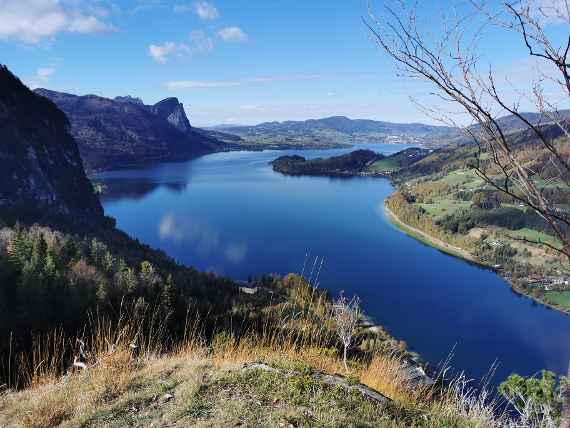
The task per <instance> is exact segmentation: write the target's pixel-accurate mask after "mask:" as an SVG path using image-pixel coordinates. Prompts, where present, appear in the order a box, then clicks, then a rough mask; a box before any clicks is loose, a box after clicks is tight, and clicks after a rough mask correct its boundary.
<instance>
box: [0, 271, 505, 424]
mask: <svg viewBox="0 0 570 428" xmlns="http://www.w3.org/2000/svg"><path fill="white" fill-rule="evenodd" d="M289 279H290V280H291V278H289ZM289 286H292V285H291V284H289ZM291 297H292V298H291V299H290V301H288V302H287V303H285V304H280V305H276V306H275V307H273V308H270V309H268V310H267V311H266V313H265V318H264V319H263V322H262V325H261V326H259V325H257V326H256V328H253V327H251V328H250V329H248V330H246V331H242V332H240V336H239V339H238V337H236V336H235V335H233V333H231V332H230V331H226V330H221V331H218V332H217V333H216V334H214V335H212V336H210V337H209V338H208V337H206V335H205V334H204V328H203V324H202V322H201V320H200V318H199V317H198V316H194V315H190V314H191V311H189V316H188V319H187V323H186V329H185V332H184V335H183V338H182V339H181V340H180V341H179V342H178V343H177V344H176V346H174V347H170V348H166V347H165V340H164V337H163V336H164V335H165V329H164V321H165V320H164V319H163V318H161V317H159V316H157V315H156V314H153V313H152V312H148V311H147V312H145V311H141V310H140V308H131V309H129V311H125V315H124V316H121V317H120V318H119V320H118V321H116V322H111V321H109V320H105V319H97V320H94V321H93V322H92V323H91V326H90V329H89V331H91V332H92V333H91V335H90V336H87V337H80V338H75V339H74V340H69V339H66V338H65V337H63V336H61V335H59V334H55V335H53V336H51V337H49V338H46V339H45V340H44V341H38V342H37V343H38V346H37V347H36V348H35V350H34V352H32V353H30V354H29V355H25V356H22V358H23V359H24V360H25V361H26V364H25V365H23V366H22V367H26V368H28V369H27V370H28V371H27V372H26V373H25V374H24V375H23V379H25V380H26V386H27V388H26V389H23V390H21V391H19V392H8V393H5V394H4V395H2V396H0V426H2V427H12V426H15V427H46V426H70V427H75V426H150V425H151V424H152V425H154V426H188V425H196V426H200V425H203V426H227V425H228V424H229V425H233V424H237V423H239V424H242V425H244V426H259V425H269V426H278V425H279V424H285V426H288V425H290V424H293V425H295V426H346V425H351V424H353V425H354V424H364V425H373V426H430V427H431V426H433V427H436V426H457V427H484V426H499V425H500V423H503V422H504V421H503V420H502V419H501V420H497V419H495V413H494V408H493V407H492V405H489V404H488V403H487V402H486V400H484V399H483V400H482V399H481V397H480V395H477V394H475V393H473V392H472V391H467V390H466V388H464V387H460V386H463V384H461V383H459V382H458V383H456V384H452V385H451V386H450V387H449V388H448V389H447V390H445V391H443V392H442V391H438V393H436V391H435V390H434V389H432V388H415V389H412V388H410V387H409V385H408V384H407V383H406V381H405V378H404V375H403V372H402V370H401V364H400V360H399V357H398V354H397V353H390V352H386V351H385V350H383V348H381V347H378V348H373V349H372V350H370V351H368V353H367V354H365V355H366V357H362V355H361V356H360V357H359V358H358V359H355V358H352V359H351V360H350V362H349V365H348V373H346V375H347V377H348V378H349V379H351V380H354V381H360V382H362V383H364V384H366V385H368V386H370V387H372V388H374V389H376V390H378V391H379V392H381V393H382V394H384V395H385V396H387V397H389V398H390V399H391V400H392V402H391V403H390V405H387V406H380V407H379V405H377V404H374V403H370V402H369V401H367V400H366V399H364V398H363V397H362V396H354V395H351V394H346V393H344V392H343V391H339V390H336V389H334V388H333V389H331V388H330V387H326V386H324V385H321V384H318V383H315V382H314V381H311V380H310V376H306V374H308V373H313V372H316V371H318V372H324V373H329V374H338V373H345V369H344V366H343V361H342V358H341V356H340V355H339V350H338V347H337V346H335V342H334V333H333V332H332V330H331V329H330V320H331V319H332V317H331V307H330V303H327V302H328V301H327V299H325V297H324V295H322V294H320V293H318V292H316V291H315V290H314V289H313V290H311V289H310V288H309V287H307V286H305V285H303V284H297V285H296V286H295V288H294V292H292V293H291ZM70 349H71V350H72V352H70ZM67 354H72V356H73V357H75V358H76V359H77V360H79V362H80V363H81V364H82V365H85V367H86V368H85V369H81V368H78V367H77V366H76V367H72V366H71V361H70V358H66V357H65V355H67ZM77 360H76V362H77ZM250 362H264V363H266V364H269V365H271V366H274V367H279V368H282V369H285V371H286V372H287V373H290V374H291V375H290V376H286V377H283V376H281V377H280V376H276V375H272V376H273V377H271V376H270V377H267V376H261V375H259V376H257V377H251V376H249V377H248V376H245V375H243V373H242V372H241V371H240V370H239V368H240V367H241V366H242V365H243V364H245V363H250ZM62 365H63V366H65V367H64V368H65V370H64V371H62ZM63 372H64V374H63V375H62V373H63ZM271 397H273V398H271ZM274 399H275V400H277V401H275V402H274V401H273V400H274ZM331 403H332V404H331ZM335 403H336V404H335ZM499 421H501V422H500V423H499Z"/></svg>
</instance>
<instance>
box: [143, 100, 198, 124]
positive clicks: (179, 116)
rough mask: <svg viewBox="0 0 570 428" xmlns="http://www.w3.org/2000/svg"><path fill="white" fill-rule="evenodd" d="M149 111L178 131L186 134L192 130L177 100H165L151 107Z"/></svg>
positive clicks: (182, 107)
mask: <svg viewBox="0 0 570 428" xmlns="http://www.w3.org/2000/svg"><path fill="white" fill-rule="evenodd" d="M151 109H152V112H153V113H154V114H156V115H157V116H160V117H162V118H164V119H166V120H167V121H168V122H169V123H170V124H171V125H172V126H174V127H175V128H176V129H178V130H179V131H182V132H188V131H190V129H191V128H192V127H191V126H190V121H189V120H188V117H187V116H186V112H185V111H184V106H183V105H182V103H181V102H180V101H178V98H175V97H171V98H165V99H164V100H162V101H159V102H158V103H156V104H155V105H153V106H152V107H151Z"/></svg>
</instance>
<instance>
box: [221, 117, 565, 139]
mask: <svg viewBox="0 0 570 428" xmlns="http://www.w3.org/2000/svg"><path fill="white" fill-rule="evenodd" d="M522 115H523V117H524V118H525V119H526V120H528V121H529V122H530V123H532V124H533V125H545V124H549V123H552V119H553V118H557V119H560V120H564V119H567V118H570V110H561V111H559V112H557V113H555V114H545V115H542V114H540V113H522ZM498 123H499V125H500V126H501V127H502V128H503V131H504V132H506V133H512V132H517V131H519V130H521V129H524V128H526V125H525V124H524V123H523V121H521V120H520V119H519V118H517V117H515V116H512V115H509V116H504V117H501V118H499V119H498ZM210 129H214V130H218V131H223V132H224V133H226V134H235V135H238V136H240V137H241V138H243V139H244V140H246V141H247V142H253V143H258V144H265V143H266V142H267V141H273V142H276V143H289V144H292V143H297V144H302V145H303V144H309V143H316V144H319V143H320V144H341V143H359V142H371V143H374V142H383V143H404V144H422V145H426V146H441V145H445V144H447V143H449V142H453V141H466V139H465V137H464V135H463V134H462V132H461V130H460V129H459V128H455V127H450V126H436V125H427V124H423V123H393V122H385V121H377V120H370V119H350V118H348V117H345V116H333V117H326V118H323V119H310V120H305V121H284V122H264V123H260V124H258V125H253V126H245V125H234V126H233V125H228V124H224V125H219V126H216V127H212V128H210Z"/></svg>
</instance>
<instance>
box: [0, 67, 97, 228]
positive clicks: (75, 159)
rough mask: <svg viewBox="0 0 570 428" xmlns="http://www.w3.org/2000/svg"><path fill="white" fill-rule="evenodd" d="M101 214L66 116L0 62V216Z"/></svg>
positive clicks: (91, 217) (93, 217) (92, 217)
mask: <svg viewBox="0 0 570 428" xmlns="http://www.w3.org/2000/svg"><path fill="white" fill-rule="evenodd" d="M51 216H66V218H68V219H74V221H78V222H95V221H97V220H98V219H102V218H103V209H102V207H101V205H100V203H99V201H98V199H97V197H96V195H95V194H94V192H93V189H92V186H91V183H90V182H89V180H88V179H87V177H86V176H85V171H84V169H83V164H82V162H81V158H80V155H79V150H78V148H77V144H76V142H75V140H74V139H73V137H72V136H71V135H70V133H69V122H68V120H67V118H66V116H65V114H64V113H63V112H62V111H61V110H60V109H59V108H57V106H56V105H55V104H54V103H52V102H51V101H50V100H48V99H46V98H44V97H41V96H39V95H36V94H35V93H34V92H32V91H31V90H29V89H28V88H27V87H26V86H24V85H23V84H22V82H21V81H20V80H19V79H18V78H16V77H15V76H14V75H13V74H12V73H11V72H10V71H9V70H8V69H7V68H6V67H4V66H0V217H2V218H18V219H21V220H28V219H30V220H34V221H35V220H38V219H42V218H46V217H51Z"/></svg>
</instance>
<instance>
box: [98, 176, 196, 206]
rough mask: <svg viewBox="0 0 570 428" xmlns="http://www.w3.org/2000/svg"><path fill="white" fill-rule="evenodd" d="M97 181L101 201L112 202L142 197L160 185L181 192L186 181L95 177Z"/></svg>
mask: <svg viewBox="0 0 570 428" xmlns="http://www.w3.org/2000/svg"><path fill="white" fill-rule="evenodd" d="M97 183H98V184H101V185H102V187H103V192H102V193H101V196H100V198H101V202H102V203H103V204H105V202H112V201H115V200H121V199H134V200H136V199H142V198H144V197H145V196H146V195H148V194H149V193H151V192H153V191H155V190H156V189H158V188H160V187H164V188H165V189H168V190H170V191H172V192H182V191H183V190H184V189H186V183H185V182H184V183H156V182H154V181H145V180H140V179H126V178H125V179H120V178H110V179H104V178H103V179H97Z"/></svg>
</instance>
